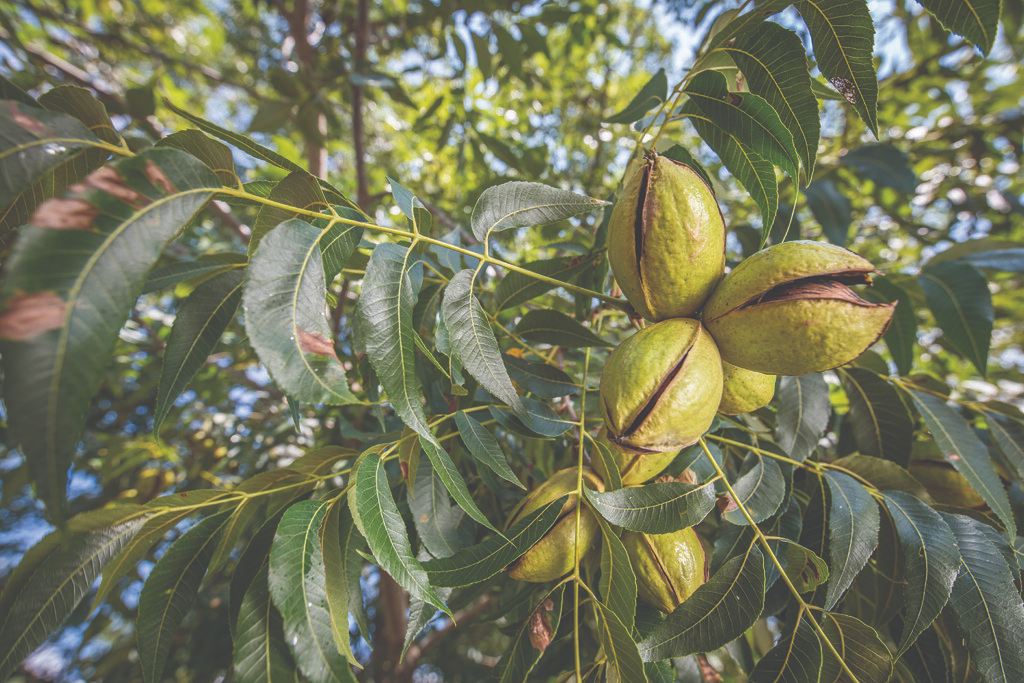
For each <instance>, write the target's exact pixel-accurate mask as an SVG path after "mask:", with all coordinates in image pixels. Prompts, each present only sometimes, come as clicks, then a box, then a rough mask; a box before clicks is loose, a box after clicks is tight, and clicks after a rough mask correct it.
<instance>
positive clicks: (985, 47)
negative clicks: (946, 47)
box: [921, 0, 1002, 55]
mask: <svg viewBox="0 0 1024 683" xmlns="http://www.w3.org/2000/svg"><path fill="white" fill-rule="evenodd" d="M921 4H922V5H924V8H925V9H926V10H928V11H929V12H931V13H932V14H934V15H935V18H936V19H938V20H939V23H940V24H942V27H943V28H944V29H946V30H947V31H950V32H952V33H955V34H957V35H958V36H963V37H964V38H966V39H967V41H968V42H970V43H971V44H972V45H974V46H975V47H977V48H978V49H979V50H981V52H982V54H986V55H987V54H989V53H990V52H992V46H993V45H994V44H995V40H996V32H997V31H998V30H999V10H1000V8H1001V6H1002V3H1001V2H999V0H922V2H921Z"/></svg>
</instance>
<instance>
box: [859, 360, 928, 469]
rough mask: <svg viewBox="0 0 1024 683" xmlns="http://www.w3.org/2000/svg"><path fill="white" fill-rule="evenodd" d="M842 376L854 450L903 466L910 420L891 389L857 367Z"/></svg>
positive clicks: (907, 459)
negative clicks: (851, 426) (848, 404)
mask: <svg viewBox="0 0 1024 683" xmlns="http://www.w3.org/2000/svg"><path fill="white" fill-rule="evenodd" d="M842 376H843V380H844V381H843V385H844V387H845V388H846V395H847V397H848V398H849V400H850V422H851V424H852V425H853V437H854V440H856V442H857V450H858V451H860V452H861V454H863V455H870V456H871V457H874V458H884V459H886V460H892V461H893V462H895V463H896V464H898V465H900V466H901V467H906V466H907V464H908V463H909V462H910V447H911V445H913V442H914V420H913V418H912V417H911V415H910V413H909V412H908V411H907V407H906V405H904V403H903V400H902V399H901V398H900V395H899V393H898V392H897V391H896V389H895V387H893V386H892V385H891V384H889V383H888V382H886V381H885V380H884V379H882V378H881V377H879V376H878V375H876V374H875V373H873V372H870V371H869V370H862V369H860V368H849V369H847V370H845V371H844V372H843V373H842Z"/></svg>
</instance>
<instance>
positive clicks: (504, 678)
mask: <svg viewBox="0 0 1024 683" xmlns="http://www.w3.org/2000/svg"><path fill="white" fill-rule="evenodd" d="M564 592H565V584H564V583H560V584H558V586H556V587H555V588H554V589H552V590H551V592H550V593H548V594H547V595H546V596H545V597H544V599H542V600H541V601H540V604H539V605H537V607H536V609H534V611H533V612H531V613H530V616H529V618H527V620H526V621H524V622H523V623H522V624H521V625H520V626H519V629H518V631H516V634H515V637H514V638H513V640H512V645H511V647H510V648H509V649H508V651H507V652H506V653H505V656H504V657H502V658H501V661H500V662H498V665H497V666H496V667H495V668H494V680H495V681H497V683H521V681H525V680H527V677H528V676H529V673H530V671H532V670H533V667H534V666H536V664H537V660H538V659H540V656H541V655H542V654H544V650H546V649H547V647H548V645H549V644H550V643H551V641H552V640H554V638H555V633H556V632H557V631H558V622H559V621H560V620H561V615H562V595H563V593H564Z"/></svg>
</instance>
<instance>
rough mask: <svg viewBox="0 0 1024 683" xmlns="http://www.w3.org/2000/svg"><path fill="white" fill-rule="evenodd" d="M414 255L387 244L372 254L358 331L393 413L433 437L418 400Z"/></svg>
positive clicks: (419, 431)
mask: <svg viewBox="0 0 1024 683" xmlns="http://www.w3.org/2000/svg"><path fill="white" fill-rule="evenodd" d="M413 262H414V255H413V253H412V252H411V251H409V249H408V248H406V247H401V246H399V245H397V244H392V243H390V242H385V243H383V244H378V245H377V247H376V248H375V249H374V250H373V254H371V255H370V263H369V264H368V265H367V266H366V277H365V278H364V279H363V288H362V293H361V295H360V297H359V307H358V313H359V329H360V331H361V332H362V335H363V339H364V340H366V356H367V357H368V358H369V359H370V364H371V365H372V366H373V369H374V370H376V372H377V376H378V377H379V378H380V383H381V385H382V386H383V387H384V392H385V393H386V394H387V396H388V399H389V400H390V401H391V405H392V406H394V408H395V412H396V413H398V416H399V417H400V418H402V421H403V422H405V424H407V425H409V426H410V427H412V429H414V430H415V431H416V433H417V434H419V435H420V436H425V437H428V438H434V437H433V434H432V433H431V431H430V428H429V427H428V426H427V418H426V416H425V414H424V413H423V405H422V403H421V402H420V394H419V385H418V382H417V380H416V358H415V342H414V341H413V338H412V337H413V335H414V334H415V331H414V330H413V327H412V309H413V307H414V306H415V305H416V290H415V289H413V285H412V278H411V276H410V273H409V271H410V270H411V269H412V266H413Z"/></svg>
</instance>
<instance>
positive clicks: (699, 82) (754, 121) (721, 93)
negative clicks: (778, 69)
mask: <svg viewBox="0 0 1024 683" xmlns="http://www.w3.org/2000/svg"><path fill="white" fill-rule="evenodd" d="M685 92H686V94H687V95H688V96H689V97H690V99H691V101H693V102H695V103H696V105H697V107H698V108H699V109H700V111H701V112H703V113H704V116H706V117H707V118H709V119H711V120H712V121H713V122H714V125H716V126H718V127H720V128H723V129H725V130H727V131H729V134H730V135H732V136H733V137H735V138H736V139H737V141H739V142H740V143H742V144H744V145H746V146H747V147H750V148H751V149H752V150H754V152H755V153H756V154H757V155H758V156H760V157H761V158H763V159H765V160H766V161H770V162H771V163H773V164H775V165H776V166H778V167H779V168H781V169H783V170H784V171H785V172H786V173H788V174H789V175H790V177H792V178H797V173H798V170H799V168H800V157H799V155H798V154H797V152H796V147H794V146H793V134H792V133H790V132H789V130H788V129H787V128H786V126H785V125H784V124H783V123H782V120H781V119H780V118H779V114H778V112H776V111H775V110H774V109H773V108H772V107H771V105H770V104H768V102H766V101H765V100H764V99H763V98H761V97H759V96H757V95H754V94H753V93H739V92H729V87H728V85H727V83H726V80H725V76H723V75H722V74H720V73H718V72H717V71H702V72H700V73H699V74H697V75H696V76H694V77H693V80H691V81H690V83H689V84H688V85H687V86H686V90H685Z"/></svg>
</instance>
